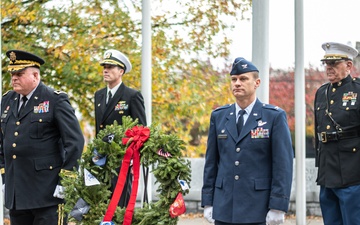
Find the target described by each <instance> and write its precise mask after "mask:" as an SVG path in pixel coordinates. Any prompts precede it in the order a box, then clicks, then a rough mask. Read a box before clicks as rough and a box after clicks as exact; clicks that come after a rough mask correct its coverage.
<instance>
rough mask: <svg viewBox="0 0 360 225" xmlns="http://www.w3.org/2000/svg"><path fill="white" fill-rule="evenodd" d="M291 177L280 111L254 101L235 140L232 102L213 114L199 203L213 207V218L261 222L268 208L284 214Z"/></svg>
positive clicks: (287, 135)
mask: <svg viewBox="0 0 360 225" xmlns="http://www.w3.org/2000/svg"><path fill="white" fill-rule="evenodd" d="M292 174H293V149H292V144H291V136H290V131H289V128H288V124H287V119H286V114H285V112H284V111H283V110H282V109H280V108H278V107H274V106H272V105H266V104H263V103H261V102H260V101H259V100H257V101H256V103H255V105H254V107H253V109H252V112H251V113H250V115H249V117H248V119H247V121H246V123H245V125H244V127H243V129H242V131H241V134H240V135H239V136H238V134H237V130H236V115H235V105H234V104H232V105H228V106H224V107H221V108H218V109H216V110H214V111H213V112H212V114H211V119H210V129H209V136H208V143H207V151H206V162H205V168H204V181H203V182H204V183H203V188H202V199H201V205H202V206H207V205H208V206H213V219H215V220H218V221H222V222H226V223H263V222H265V218H266V214H267V212H268V210H269V209H277V210H281V211H284V212H287V210H288V206H289V198H290V192H291V184H292Z"/></svg>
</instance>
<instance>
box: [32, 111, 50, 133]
mask: <svg viewBox="0 0 360 225" xmlns="http://www.w3.org/2000/svg"><path fill="white" fill-rule="evenodd" d="M30 122H31V124H30V137H31V138H35V139H36V138H43V137H44V135H45V133H46V131H48V130H49V129H50V128H51V123H52V115H50V114H48V113H39V114H35V113H34V114H32V115H31V121H30Z"/></svg>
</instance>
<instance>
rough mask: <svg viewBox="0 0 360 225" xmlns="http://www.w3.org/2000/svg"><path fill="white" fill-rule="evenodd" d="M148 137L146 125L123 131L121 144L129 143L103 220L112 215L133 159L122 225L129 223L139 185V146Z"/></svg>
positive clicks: (148, 131)
mask: <svg viewBox="0 0 360 225" xmlns="http://www.w3.org/2000/svg"><path fill="white" fill-rule="evenodd" d="M149 137H150V129H149V128H148V127H143V126H134V127H133V128H132V129H128V130H127V131H126V132H125V137H124V138H123V139H122V144H123V145H126V144H128V142H131V143H130V145H129V147H128V148H127V149H126V152H125V155H124V159H123V163H122V166H121V169H120V173H119V177H118V180H117V183H116V187H115V190H114V193H113V196H112V198H111V200H110V203H109V206H108V209H107V210H106V213H105V216H104V219H103V221H104V222H108V221H111V220H112V218H113V216H114V213H115V210H116V207H117V204H118V202H119V200H120V196H121V193H122V191H123V189H124V186H125V181H126V176H127V173H128V170H129V166H130V161H131V159H133V163H134V164H133V171H134V181H133V186H132V189H131V196H130V200H129V203H128V205H127V207H126V211H125V215H124V222H123V225H131V221H132V216H133V214H134V207H135V202H136V194H137V190H138V185H139V175H140V148H141V147H142V146H143V144H144V143H145V142H146V141H147V139H149Z"/></svg>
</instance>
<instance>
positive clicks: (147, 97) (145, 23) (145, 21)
mask: <svg viewBox="0 0 360 225" xmlns="http://www.w3.org/2000/svg"><path fill="white" fill-rule="evenodd" d="M150 9H151V7H150V1H149V0H143V1H142V22H141V24H142V55H141V65H142V66H141V93H142V94H143V96H144V102H145V113H146V122H147V126H148V127H150V125H151V122H152V121H151V117H152V115H151V111H152V106H151V103H152V96H151V93H152V91H151V88H152V85H151V82H152V76H151V10H150ZM146 169H147V171H146V172H145V173H147V174H143V175H144V176H143V177H144V178H148V179H147V180H145V182H146V183H145V186H144V191H146V193H144V194H145V195H148V198H147V199H148V201H149V202H151V201H152V176H151V174H148V172H149V168H146ZM145 187H146V188H147V190H145ZM143 201H144V195H143V197H142V199H141V206H143Z"/></svg>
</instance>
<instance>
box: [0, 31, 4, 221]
mask: <svg viewBox="0 0 360 225" xmlns="http://www.w3.org/2000/svg"><path fill="white" fill-rule="evenodd" d="M1 28H2V27H1V25H0V55H2V39H1V37H2V33H1ZM0 78H1V84H0V96H1V98H0V111H1V99H2V83H3V82H2V63H0ZM1 177H2V176H0V187H1V189H3V188H2V186H3V180H2V178H1ZM1 193H2V195H1V198H0V224H4V194H5V193H3V192H2V191H1Z"/></svg>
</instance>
